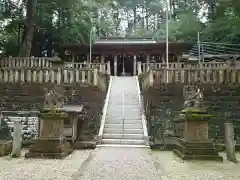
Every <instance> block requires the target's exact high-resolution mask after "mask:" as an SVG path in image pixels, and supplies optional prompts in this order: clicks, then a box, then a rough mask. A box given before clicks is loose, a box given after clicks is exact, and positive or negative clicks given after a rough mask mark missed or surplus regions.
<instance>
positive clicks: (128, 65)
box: [58, 37, 193, 76]
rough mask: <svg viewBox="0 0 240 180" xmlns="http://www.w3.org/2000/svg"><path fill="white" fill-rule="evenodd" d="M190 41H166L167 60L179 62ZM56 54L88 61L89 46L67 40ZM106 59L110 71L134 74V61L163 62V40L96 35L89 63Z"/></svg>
mask: <svg viewBox="0 0 240 180" xmlns="http://www.w3.org/2000/svg"><path fill="white" fill-rule="evenodd" d="M192 45H193V44H191V43H182V42H174V43H173V42H169V63H171V62H179V61H180V58H181V57H182V55H183V54H184V53H187V52H188V51H189V50H190V49H191V48H192ZM58 51H59V53H60V56H61V57H62V58H63V59H64V60H65V61H68V62H72V63H83V62H90V60H89V59H90V58H89V54H90V46H89V45H83V44H74V43H67V44H61V45H59V49H58ZM108 61H110V66H111V75H118V76H119V75H121V74H127V75H136V68H137V62H138V61H141V62H142V63H148V62H156V63H166V43H165V42H157V41H155V40H153V39H152V38H127V39H126V38H119V37H107V38H99V39H98V40H96V41H95V42H94V43H93V45H92V46H91V63H105V62H108Z"/></svg>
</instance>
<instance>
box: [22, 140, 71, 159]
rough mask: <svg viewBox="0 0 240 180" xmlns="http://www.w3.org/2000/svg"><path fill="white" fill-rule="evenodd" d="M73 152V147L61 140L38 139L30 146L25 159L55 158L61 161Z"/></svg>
mask: <svg viewBox="0 0 240 180" xmlns="http://www.w3.org/2000/svg"><path fill="white" fill-rule="evenodd" d="M72 152H73V147H72V146H71V145H70V143H69V142H67V141H66V140H65V139H62V138H39V139H38V140H37V141H36V144H34V145H32V146H30V149H29V152H28V153H26V154H25V157H26V158H57V159H62V158H64V157H66V156H68V155H69V154H71V153H72Z"/></svg>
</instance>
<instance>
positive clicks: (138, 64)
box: [137, 61, 142, 75]
mask: <svg viewBox="0 0 240 180" xmlns="http://www.w3.org/2000/svg"><path fill="white" fill-rule="evenodd" d="M137 67H138V75H140V74H142V65H141V61H139V62H137Z"/></svg>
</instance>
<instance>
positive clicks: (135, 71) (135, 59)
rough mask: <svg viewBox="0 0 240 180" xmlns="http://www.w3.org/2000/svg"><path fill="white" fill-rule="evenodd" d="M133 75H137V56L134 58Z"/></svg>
mask: <svg viewBox="0 0 240 180" xmlns="http://www.w3.org/2000/svg"><path fill="white" fill-rule="evenodd" d="M133 75H134V76H136V75H137V56H136V55H134V56H133Z"/></svg>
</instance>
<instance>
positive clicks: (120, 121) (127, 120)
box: [105, 119, 142, 124]
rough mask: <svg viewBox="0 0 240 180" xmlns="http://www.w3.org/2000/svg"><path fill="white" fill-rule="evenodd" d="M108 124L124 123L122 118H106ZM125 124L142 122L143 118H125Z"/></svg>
mask: <svg viewBox="0 0 240 180" xmlns="http://www.w3.org/2000/svg"><path fill="white" fill-rule="evenodd" d="M105 122H106V124H122V123H123V121H122V119H106V121H105ZM124 123H125V124H142V120H141V119H125V120H124Z"/></svg>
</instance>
